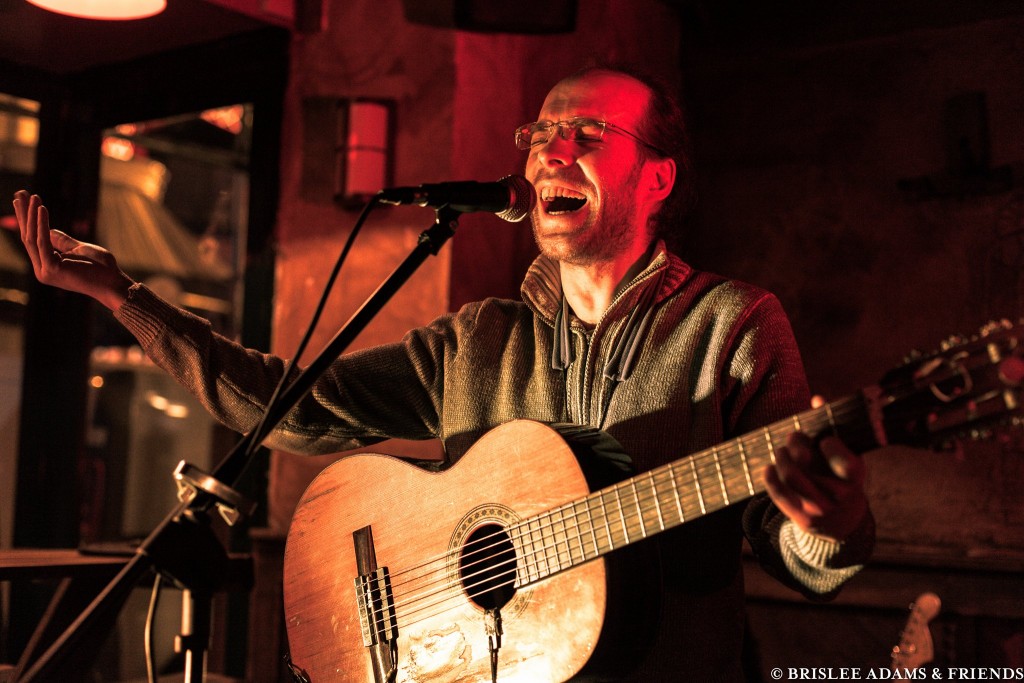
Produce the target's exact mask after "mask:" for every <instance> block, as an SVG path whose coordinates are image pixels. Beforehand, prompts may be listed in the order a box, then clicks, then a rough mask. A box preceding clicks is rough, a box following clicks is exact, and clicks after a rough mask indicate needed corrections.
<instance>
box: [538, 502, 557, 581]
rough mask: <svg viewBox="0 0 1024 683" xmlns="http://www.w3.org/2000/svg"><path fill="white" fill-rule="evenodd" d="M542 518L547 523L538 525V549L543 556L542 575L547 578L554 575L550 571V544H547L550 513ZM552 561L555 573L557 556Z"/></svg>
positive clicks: (549, 532)
mask: <svg viewBox="0 0 1024 683" xmlns="http://www.w3.org/2000/svg"><path fill="white" fill-rule="evenodd" d="M544 518H545V519H546V520H547V522H546V523H542V524H541V525H540V549H541V553H542V554H543V556H544V575H545V576H547V575H550V574H553V573H554V571H552V570H551V561H552V558H551V543H549V542H548V540H549V538H551V513H548V514H546V515H544ZM554 559H555V562H556V569H555V571H557V561H558V556H557V555H556V556H555V558H554Z"/></svg>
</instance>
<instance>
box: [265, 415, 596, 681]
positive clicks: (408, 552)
mask: <svg viewBox="0 0 1024 683" xmlns="http://www.w3.org/2000/svg"><path fill="white" fill-rule="evenodd" d="M588 492H589V489H588V487H587V483H586V480H585V479H584V476H583V474H582V472H581V470H580V467H579V465H578V464H577V461H576V457H575V455H574V454H573V452H572V450H571V449H570V448H569V446H568V445H567V444H566V443H565V442H564V441H563V440H562V439H561V437H560V436H559V435H558V433H557V432H555V431H554V430H552V429H550V428H548V427H545V426H543V425H540V424H537V423H533V422H523V421H519V422H511V423H508V424H506V425H503V426H502V427H499V428H497V429H495V430H493V431H491V432H489V433H488V434H487V435H485V436H484V437H483V438H482V439H481V440H480V441H479V442H478V443H477V444H476V445H475V446H474V447H473V448H472V449H471V450H470V451H469V452H468V453H467V454H466V455H465V456H464V457H463V458H462V459H460V460H459V461H458V462H457V463H456V464H455V465H454V466H453V467H451V468H450V469H448V470H446V471H445V472H442V473H431V472H426V471H424V470H422V469H420V468H417V467H415V466H413V465H409V464H407V463H405V462H402V461H401V460H397V459H394V458H390V457H387V456H378V455H356V456H352V457H349V458H346V459H344V460H341V461H339V462H337V463H335V464H334V465H333V466H331V467H329V468H327V469H326V470H324V472H322V473H321V474H320V475H319V476H318V477H317V478H316V479H315V480H314V481H313V483H312V484H311V485H310V486H309V488H308V489H307V490H306V492H305V494H304V495H303V497H302V500H301V501H300V503H299V506H298V509H297V510H296V513H295V516H294V518H293V520H292V524H291V528H290V530H289V534H288V541H287V547H286V551H285V565H284V576H285V584H284V606H285V616H286V620H287V627H288V638H289V643H290V649H291V658H292V662H293V664H294V665H295V666H296V667H297V668H299V669H302V670H304V671H305V672H306V673H307V675H308V676H309V679H310V680H311V681H312V682H313V683H320V682H321V681H360V682H362V681H374V676H373V673H372V669H371V663H370V662H371V659H370V655H369V653H368V649H367V648H366V647H365V646H364V644H363V638H362V635H361V627H360V614H359V609H358V604H357V600H356V591H355V588H354V584H353V581H354V579H355V577H356V576H357V575H358V574H359V573H360V572H359V571H358V569H357V564H356V556H355V550H354V544H353V536H352V534H353V532H354V531H355V530H357V529H360V528H363V527H366V526H369V527H370V528H371V530H372V538H373V546H374V551H375V555H376V561H377V563H378V565H380V566H386V567H388V569H389V572H390V575H391V578H392V581H393V588H394V601H395V604H396V606H397V610H396V611H397V620H398V634H399V635H398V639H397V642H398V663H397V678H396V680H397V681H430V682H432V683H433V682H435V681H437V682H443V683H455V682H456V681H464V682H467V683H468V682H469V681H474V682H476V681H484V680H490V679H491V668H490V667H491V663H490V653H489V649H488V637H487V629H486V623H485V613H484V609H483V607H481V606H479V605H478V604H476V603H475V602H474V601H473V600H472V599H470V596H469V594H468V593H467V591H466V590H465V588H464V585H463V581H461V580H460V573H459V572H460V570H459V562H458V557H459V548H460V546H462V545H463V544H464V543H465V542H466V539H467V538H468V537H469V536H470V534H472V533H473V532H474V530H477V529H480V528H482V527H485V526H488V525H500V526H506V525H508V524H509V523H514V522H516V521H519V520H521V519H524V518H527V517H530V516H532V515H535V514H537V513H540V512H543V511H545V510H548V509H550V508H552V507H555V506H558V505H561V504H563V503H566V502H569V501H572V500H574V499H577V498H580V497H581V496H585V495H586V494H587V493H588ZM407 568H408V569H411V570H412V571H410V572H408V574H403V571H405V570H406V569H407ZM412 578H415V580H414V581H412ZM606 578H607V577H606V569H605V562H604V560H602V559H598V560H595V561H591V562H586V563H584V564H581V565H579V566H576V567H573V568H571V569H568V570H566V571H564V572H561V573H556V574H554V575H553V576H549V577H547V578H545V579H544V580H543V581H540V582H539V583H535V584H532V585H529V586H527V587H525V588H523V589H519V590H517V591H516V592H515V595H514V596H512V598H511V599H510V600H509V601H508V602H507V604H505V605H504V606H503V607H501V610H500V613H501V617H502V627H503V635H502V638H501V648H500V650H499V654H498V662H499V664H498V680H499V681H503V682H512V681H522V682H524V683H526V682H529V683H539V682H542V681H564V680H567V679H568V678H570V677H571V676H573V674H575V673H576V672H577V671H579V670H580V669H581V668H582V667H583V666H584V664H585V663H586V662H587V661H588V659H589V658H590V657H591V655H592V654H593V652H594V650H595V647H596V645H597V642H598V639H599V637H600V636H601V632H602V624H603V622H604V620H605V611H606V598H607V593H606V590H607V588H606ZM407 579H409V583H408V585H407V583H406V581H407ZM424 595H428V596H429V597H427V598H423V596H424ZM406 605H407V606H408V609H403V607H405V606H406Z"/></svg>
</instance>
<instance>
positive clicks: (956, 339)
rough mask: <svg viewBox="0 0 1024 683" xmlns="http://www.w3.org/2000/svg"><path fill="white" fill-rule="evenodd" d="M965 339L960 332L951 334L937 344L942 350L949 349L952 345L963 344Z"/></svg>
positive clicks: (965, 341)
mask: <svg viewBox="0 0 1024 683" xmlns="http://www.w3.org/2000/svg"><path fill="white" fill-rule="evenodd" d="M967 341H968V339H967V337H964V336H963V335H962V334H951V335H950V336H949V338H948V339H946V340H944V341H943V342H942V343H941V344H939V348H940V349H941V350H943V351H949V350H950V349H952V348H954V347H957V346H963V345H964V344H966V343H967Z"/></svg>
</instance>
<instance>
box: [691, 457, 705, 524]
mask: <svg viewBox="0 0 1024 683" xmlns="http://www.w3.org/2000/svg"><path fill="white" fill-rule="evenodd" d="M693 461H694V458H690V471H691V472H693V485H694V488H695V489H696V490H697V501H698V502H699V503H700V514H702V515H706V514H707V512H708V510H707V508H706V507H704V494H703V493H702V492H701V488H700V478H699V477H698V476H697V465H696V464H694V462H693Z"/></svg>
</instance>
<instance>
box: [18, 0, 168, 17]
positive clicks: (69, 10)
mask: <svg viewBox="0 0 1024 683" xmlns="http://www.w3.org/2000/svg"><path fill="white" fill-rule="evenodd" d="M28 2H29V3H30V4H32V5H35V6H36V7H41V8H42V9H45V10H49V11H51V12H56V13H58V14H66V15H67V16H70V17H79V18H81V19H108V20H109V19H113V20H126V19H145V18H146V17H151V16H153V15H155V14H160V13H161V12H163V11H164V9H166V8H167V0H28Z"/></svg>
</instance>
